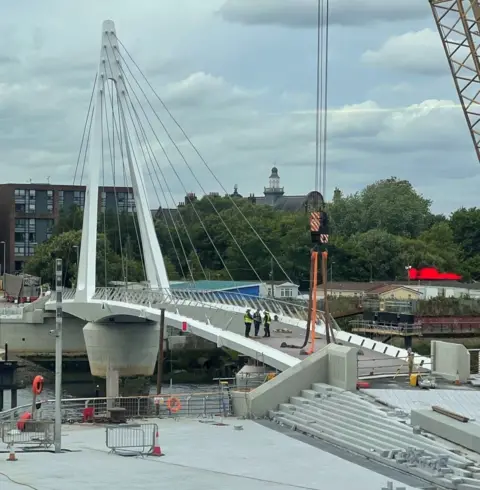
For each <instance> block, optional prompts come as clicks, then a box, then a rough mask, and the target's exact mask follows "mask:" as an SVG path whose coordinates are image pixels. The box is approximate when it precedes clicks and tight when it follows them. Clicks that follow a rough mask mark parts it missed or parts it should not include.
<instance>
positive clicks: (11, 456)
mask: <svg viewBox="0 0 480 490" xmlns="http://www.w3.org/2000/svg"><path fill="white" fill-rule="evenodd" d="M7 461H18V460H17V456H16V455H15V449H14V447H13V446H11V447H10V454H9V455H8V459H7Z"/></svg>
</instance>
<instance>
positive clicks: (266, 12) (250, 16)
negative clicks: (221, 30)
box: [219, 0, 431, 28]
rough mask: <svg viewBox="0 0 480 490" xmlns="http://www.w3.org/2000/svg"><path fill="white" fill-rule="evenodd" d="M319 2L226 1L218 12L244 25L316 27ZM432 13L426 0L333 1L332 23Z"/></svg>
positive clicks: (393, 19)
mask: <svg viewBox="0 0 480 490" xmlns="http://www.w3.org/2000/svg"><path fill="white" fill-rule="evenodd" d="M317 4H318V2H317V0H262V1H258V0H226V1H225V3H224V4H223V5H222V7H221V8H220V9H219V14H220V15H221V16H222V17H223V18H224V19H225V20H228V21H230V22H238V23H241V24H252V25H278V26H286V27H297V28H303V27H316V26H317ZM429 14H430V12H429V8H428V5H427V3H426V2H417V1H416V0H404V1H402V2H385V1H383V0H363V1H361V2H360V1H355V2H352V1H350V0H332V1H331V2H330V21H331V23H332V24H338V25H345V26H360V25H371V24H375V23H378V22H398V21H403V20H414V19H419V18H424V17H426V16H428V15H429ZM430 15H431V14H430Z"/></svg>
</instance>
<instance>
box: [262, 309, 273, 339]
mask: <svg viewBox="0 0 480 490" xmlns="http://www.w3.org/2000/svg"><path fill="white" fill-rule="evenodd" d="M270 323H272V319H271V318H270V313H269V312H268V311H265V313H264V314H263V328H264V330H265V332H264V335H263V336H264V337H270Z"/></svg>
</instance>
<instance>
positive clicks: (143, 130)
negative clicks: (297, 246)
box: [122, 71, 258, 281]
mask: <svg viewBox="0 0 480 490" xmlns="http://www.w3.org/2000/svg"><path fill="white" fill-rule="evenodd" d="M122 74H123V80H124V82H125V84H126V87H127V88H128V89H129V90H126V93H125V96H126V100H128V101H129V102H130V105H131V107H132V110H133V111H134V112H135V114H136V117H137V119H138V123H139V127H140V128H141V133H142V134H143V135H144V136H145V138H144V139H145V140H146V142H147V148H148V153H149V154H150V155H151V156H153V160H154V162H155V164H156V166H157V167H158V168H159V170H160V172H161V174H162V178H163V180H164V181H165V183H166V185H168V184H167V179H166V178H165V175H164V174H163V172H162V171H161V166H160V164H159V162H158V160H157V158H156V157H155V153H154V151H153V149H152V147H151V145H150V143H149V142H148V138H147V137H146V132H145V129H144V126H143V124H142V123H141V120H140V117H139V114H138V111H136V109H135V106H134V103H133V101H132V99H131V97H130V95H129V91H131V92H132V93H133V94H134V97H135V99H136V100H137V102H138V103H139V105H140V108H141V109H142V112H143V114H144V117H145V119H146V120H147V123H148V125H149V127H150V129H151V130H152V132H153V135H154V137H155V139H156V141H157V143H158V145H159V147H160V148H161V149H162V152H163V153H164V155H165V157H166V159H167V162H168V163H169V165H170V167H171V168H172V170H173V172H174V173H175V175H176V177H177V179H178V181H179V183H180V185H181V186H182V188H183V190H184V192H185V193H187V189H186V187H185V185H184V183H183V181H182V179H181V177H180V175H179V174H178V172H177V170H176V169H175V166H174V165H173V162H172V161H171V159H170V158H169V156H168V153H167V152H166V150H165V147H164V145H163V144H162V143H161V141H160V139H159V138H158V136H157V134H156V133H155V130H154V129H153V126H152V124H151V122H150V120H149V119H148V115H147V114H146V112H145V111H144V109H143V107H142V106H141V103H140V100H139V98H138V96H137V94H136V93H135V91H134V89H133V86H132V85H131V83H130V82H129V80H128V78H127V77H126V76H125V73H124V71H122ZM127 107H128V103H127ZM128 110H129V111H130V108H128ZM130 116H131V119H132V121H133V116H132V115H131V112H130ZM135 126H136V125H135ZM165 130H166V128H165ZM167 131H168V130H167ZM171 141H172V142H173V144H174V145H176V143H175V141H174V140H173V139H171ZM154 171H155V173H156V170H154ZM170 194H171V191H170ZM172 197H173V196H172ZM191 206H192V210H193V211H194V213H195V215H196V218H197V219H198V221H199V223H200V225H201V226H202V228H203V230H204V232H205V234H206V236H207V238H208V240H209V241H210V244H211V245H212V247H213V249H214V251H215V252H216V254H217V256H218V258H219V260H220V262H221V264H222V266H223V268H224V270H225V271H226V272H227V274H228V275H229V277H230V279H231V280H232V281H234V279H233V277H232V275H231V273H230V271H229V270H228V267H227V266H226V264H225V262H224V260H223V257H222V254H221V253H220V252H219V250H218V248H217V247H216V245H215V243H214V241H213V239H212V237H211V235H210V233H209V232H208V229H207V228H206V226H205V223H204V221H203V219H202V218H201V216H200V214H199V213H198V211H197V208H196V206H195V204H194V203H193V202H192V203H191ZM215 209H216V208H215ZM217 214H219V213H218V210H217ZM179 217H180V219H181V220H182V223H183V225H184V229H185V232H186V234H187V237H188V239H189V241H190V244H191V245H192V249H193V252H194V254H195V256H196V258H197V261H198V264H199V266H200V268H201V269H202V272H203V274H204V276H205V278H207V276H206V273H205V270H204V268H203V266H202V264H201V260H200V257H199V255H198V253H197V251H196V249H195V247H194V245H193V242H192V239H191V236H190V234H189V232H188V229H187V227H186V224H185V222H184V220H183V217H182V215H181V213H179ZM220 219H221V220H222V221H223V218H222V217H221V216H220ZM223 223H224V224H225V222H224V221H223ZM225 227H226V229H227V230H229V228H228V226H227V225H226V224H225ZM180 242H181V240H180ZM237 244H238V242H237ZM239 249H240V250H241V247H240V248H239ZM241 251H242V250H241ZM242 253H243V251H242ZM246 259H247V260H248V258H246ZM186 262H187V266H188V267H189V269H190V261H189V260H188V257H187V260H186ZM250 265H251V264H250ZM190 274H191V276H192V277H193V276H194V275H193V271H192V270H191V269H190ZM257 276H258V274H257Z"/></svg>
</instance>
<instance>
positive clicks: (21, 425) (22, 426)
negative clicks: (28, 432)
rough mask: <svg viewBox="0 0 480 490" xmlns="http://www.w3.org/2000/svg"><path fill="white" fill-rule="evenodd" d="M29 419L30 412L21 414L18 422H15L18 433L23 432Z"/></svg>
mask: <svg viewBox="0 0 480 490" xmlns="http://www.w3.org/2000/svg"><path fill="white" fill-rule="evenodd" d="M31 418H32V414H31V413H30V412H25V413H22V415H21V416H20V420H19V421H18V422H17V429H18V430H19V431H20V432H23V431H24V430H25V423H26V422H27V420H31Z"/></svg>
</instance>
